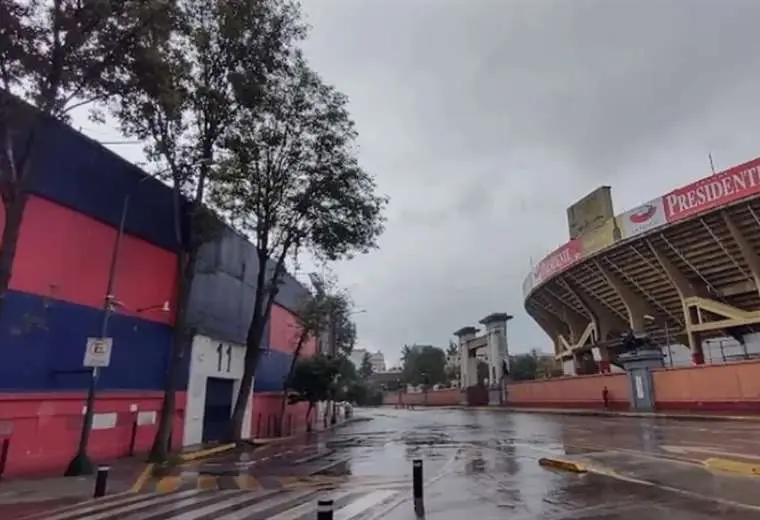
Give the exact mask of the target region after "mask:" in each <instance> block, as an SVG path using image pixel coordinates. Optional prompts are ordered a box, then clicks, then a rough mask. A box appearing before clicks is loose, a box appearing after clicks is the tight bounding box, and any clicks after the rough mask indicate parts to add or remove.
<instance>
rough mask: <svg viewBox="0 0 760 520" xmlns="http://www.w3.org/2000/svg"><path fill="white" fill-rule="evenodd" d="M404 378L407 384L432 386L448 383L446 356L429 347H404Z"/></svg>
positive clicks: (438, 349)
mask: <svg viewBox="0 0 760 520" xmlns="http://www.w3.org/2000/svg"><path fill="white" fill-rule="evenodd" d="M404 348H405V350H404V351H403V353H402V357H403V360H402V362H403V368H402V372H401V373H402V378H403V380H404V382H405V383H406V384H410V385H414V386H423V385H424V386H426V387H427V386H430V385H436V384H443V383H445V382H446V379H447V378H446V354H445V353H444V351H443V349H440V348H438V347H433V346H429V345H425V346H420V345H414V346H412V347H406V346H405V347H404Z"/></svg>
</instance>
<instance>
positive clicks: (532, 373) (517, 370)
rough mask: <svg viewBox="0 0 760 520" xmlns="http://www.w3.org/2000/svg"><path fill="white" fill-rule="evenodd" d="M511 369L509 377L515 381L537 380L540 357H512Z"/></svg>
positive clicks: (522, 355)
mask: <svg viewBox="0 0 760 520" xmlns="http://www.w3.org/2000/svg"><path fill="white" fill-rule="evenodd" d="M509 368H510V374H509V375H510V377H511V378H512V380H514V381H527V380H530V379H535V378H536V371H537V369H538V357H537V356H536V355H535V353H530V354H517V355H514V356H510V359H509Z"/></svg>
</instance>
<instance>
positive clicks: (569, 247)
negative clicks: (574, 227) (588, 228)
mask: <svg viewBox="0 0 760 520" xmlns="http://www.w3.org/2000/svg"><path fill="white" fill-rule="evenodd" d="M581 258H583V244H582V243H581V241H580V240H571V241H570V242H568V243H566V244H565V245H563V246H561V247H559V248H557V249H555V250H554V251H552V252H551V253H550V254H549V255H548V256H547V257H546V258H544V259H543V260H541V261H540V262H539V263H538V265H537V266H536V272H535V277H534V284H539V283H541V282H543V281H544V280H546V279H547V278H551V277H552V276H554V275H555V274H557V273H559V272H561V271H564V270H565V269H567V268H568V267H570V266H571V265H573V264H574V263H575V262H577V261H578V260H580V259H581Z"/></svg>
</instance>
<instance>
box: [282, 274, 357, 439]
mask: <svg viewBox="0 0 760 520" xmlns="http://www.w3.org/2000/svg"><path fill="white" fill-rule="evenodd" d="M309 280H310V282H311V288H310V290H309V294H308V296H307V297H306V298H304V300H303V301H302V302H301V304H300V305H299V307H298V309H297V311H296V327H295V329H296V330H295V331H293V332H294V334H293V335H292V337H293V345H291V346H292V347H293V357H292V359H291V362H290V367H289V369H288V372H287V374H286V376H285V379H284V380H283V394H282V403H281V405H280V424H279V428H280V431H282V428H283V425H284V422H283V421H284V419H285V405H286V399H287V383H288V381H289V380H290V378H291V377H292V375H293V372H294V371H295V368H296V363H297V362H298V360H299V359H300V358H301V353H302V351H303V348H304V346H305V345H306V344H307V343H308V342H310V341H314V342H317V341H319V340H320V339H321V338H322V337H323V336H325V335H326V333H327V332H328V329H329V328H332V329H333V331H334V332H335V336H336V338H337V339H339V340H340V341H339V346H340V350H339V352H340V353H342V354H343V355H349V354H350V353H351V350H352V349H353V346H354V342H355V341H356V326H355V325H354V323H353V322H352V321H351V319H350V317H351V313H350V309H351V308H352V306H353V304H352V302H351V298H350V295H349V294H348V292H347V291H345V290H341V289H339V288H338V286H337V282H336V280H335V278H334V277H330V276H327V275H320V274H318V273H312V274H311V275H310V276H309Z"/></svg>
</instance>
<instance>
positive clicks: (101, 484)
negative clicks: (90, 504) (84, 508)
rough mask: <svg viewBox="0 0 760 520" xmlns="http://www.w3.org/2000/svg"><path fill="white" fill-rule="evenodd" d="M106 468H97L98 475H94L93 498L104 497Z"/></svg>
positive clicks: (106, 477) (106, 481)
mask: <svg viewBox="0 0 760 520" xmlns="http://www.w3.org/2000/svg"><path fill="white" fill-rule="evenodd" d="M110 469H111V468H109V467H108V466H99V467H98V473H97V474H96V475H95V493H94V494H93V497H95V498H100V497H103V496H105V495H106V484H107V483H108V471H109V470H110Z"/></svg>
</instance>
